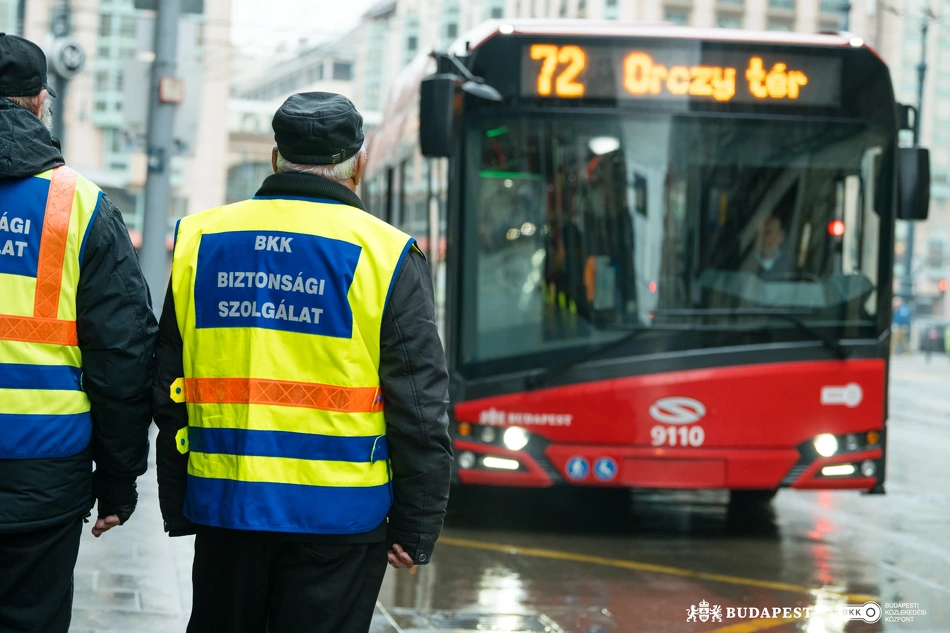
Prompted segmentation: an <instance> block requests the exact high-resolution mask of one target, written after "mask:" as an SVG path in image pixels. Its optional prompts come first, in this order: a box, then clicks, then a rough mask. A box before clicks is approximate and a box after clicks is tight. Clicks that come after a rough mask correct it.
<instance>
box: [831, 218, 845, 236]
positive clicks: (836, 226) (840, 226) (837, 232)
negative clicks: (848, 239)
mask: <svg viewBox="0 0 950 633" xmlns="http://www.w3.org/2000/svg"><path fill="white" fill-rule="evenodd" d="M828 235H831V236H834V237H842V236H843V235H844V222H842V221H841V220H832V221H831V222H829V223H828Z"/></svg>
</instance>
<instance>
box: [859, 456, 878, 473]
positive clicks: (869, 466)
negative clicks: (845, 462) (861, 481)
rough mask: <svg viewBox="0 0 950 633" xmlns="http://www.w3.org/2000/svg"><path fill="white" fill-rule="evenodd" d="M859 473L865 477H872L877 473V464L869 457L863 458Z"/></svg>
mask: <svg viewBox="0 0 950 633" xmlns="http://www.w3.org/2000/svg"><path fill="white" fill-rule="evenodd" d="M861 474H862V475H864V476H865V477H873V476H874V475H876V474H877V464H875V463H874V462H872V461H871V460H870V459H866V460H864V461H863V462H861Z"/></svg>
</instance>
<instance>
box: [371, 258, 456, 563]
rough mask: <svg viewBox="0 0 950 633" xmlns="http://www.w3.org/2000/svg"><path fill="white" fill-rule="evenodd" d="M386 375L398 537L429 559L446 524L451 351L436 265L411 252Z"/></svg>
mask: <svg viewBox="0 0 950 633" xmlns="http://www.w3.org/2000/svg"><path fill="white" fill-rule="evenodd" d="M379 377H380V382H381V385H382V390H383V401H384V402H385V412H386V413H385V415H386V426H387V429H386V438H387V441H388V443H389V455H390V462H391V463H392V474H393V507H392V510H391V511H390V514H389V535H388V540H389V542H390V544H392V543H398V544H399V545H401V546H402V547H403V548H404V549H405V550H406V552H407V553H408V554H409V555H410V556H412V557H413V560H414V561H415V562H416V563H417V564H423V565H424V564H426V563H428V562H429V560H431V558H432V550H433V549H434V548H435V542H436V540H437V539H438V538H439V534H440V533H441V531H442V522H443V519H444V518H445V507H446V504H447V503H448V498H449V482H450V477H451V472H450V471H451V465H452V447H451V440H450V439H449V420H448V413H447V410H448V405H449V390H448V383H449V379H448V371H447V370H446V366H445V352H444V350H443V348H442V341H441V339H440V338H439V331H438V328H437V327H436V324H435V300H434V297H433V291H432V277H431V276H430V272H429V267H428V265H427V264H426V261H425V259H424V258H423V257H422V255H421V254H420V253H417V252H415V251H414V250H413V251H411V252H410V253H409V256H408V257H407V258H406V261H405V263H404V265H403V266H402V269H401V270H400V271H399V272H398V277H397V278H396V282H395V284H394V285H393V290H392V294H391V295H390V297H389V303H388V304H387V306H386V310H385V312H384V313H383V325H382V330H381V333H380V362H379Z"/></svg>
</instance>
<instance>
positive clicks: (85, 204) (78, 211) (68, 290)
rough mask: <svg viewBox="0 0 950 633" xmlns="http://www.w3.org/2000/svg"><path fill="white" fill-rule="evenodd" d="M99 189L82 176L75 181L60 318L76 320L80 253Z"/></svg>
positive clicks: (97, 200) (64, 263)
mask: <svg viewBox="0 0 950 633" xmlns="http://www.w3.org/2000/svg"><path fill="white" fill-rule="evenodd" d="M99 191H100V189H99V187H97V186H96V185H94V184H93V183H92V182H90V181H89V180H86V179H85V178H83V177H82V176H81V175H80V176H79V178H77V179H76V193H75V195H74V197H73V212H72V215H71V216H70V219H69V222H70V225H69V241H68V246H67V249H66V257H65V258H64V259H63V282H64V283H63V284H62V287H61V288H60V299H59V318H60V319H63V320H66V321H75V320H76V290H77V288H78V287H79V270H80V265H79V251H80V248H81V247H82V242H83V238H84V237H85V235H86V233H87V231H88V230H89V222H90V221H91V220H92V214H93V212H94V211H95V210H96V205H97V203H98V202H99Z"/></svg>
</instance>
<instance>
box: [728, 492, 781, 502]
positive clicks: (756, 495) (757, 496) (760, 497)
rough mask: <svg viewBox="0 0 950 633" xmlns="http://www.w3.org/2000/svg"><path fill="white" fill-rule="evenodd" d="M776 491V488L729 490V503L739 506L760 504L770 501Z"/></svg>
mask: <svg viewBox="0 0 950 633" xmlns="http://www.w3.org/2000/svg"><path fill="white" fill-rule="evenodd" d="M777 493H778V488H773V489H772V490H730V491H729V504H730V505H739V506H762V505H766V504H768V503H770V502H771V501H772V499H774V498H775V495H776V494H777Z"/></svg>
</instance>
